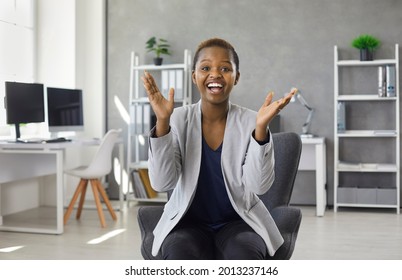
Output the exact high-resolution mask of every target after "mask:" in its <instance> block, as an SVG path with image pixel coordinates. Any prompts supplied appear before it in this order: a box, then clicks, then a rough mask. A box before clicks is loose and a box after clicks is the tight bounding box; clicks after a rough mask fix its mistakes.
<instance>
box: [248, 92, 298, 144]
mask: <svg viewBox="0 0 402 280" xmlns="http://www.w3.org/2000/svg"><path fill="white" fill-rule="evenodd" d="M296 92H297V89H296V88H292V89H291V91H290V92H289V93H288V94H287V95H286V96H285V97H282V98H280V99H279V100H277V101H275V102H272V99H273V95H274V93H273V92H272V91H271V92H269V93H268V95H267V97H266V98H265V101H264V103H263V104H262V106H261V108H260V110H258V113H257V120H256V131H255V138H256V140H258V141H263V140H264V139H266V136H267V135H266V127H267V126H268V125H269V123H270V122H271V121H272V120H273V118H274V117H275V116H276V115H277V114H278V113H279V112H280V111H281V110H282V109H283V108H285V106H286V105H288V104H289V102H290V100H291V99H292V97H293V96H294V95H295V94H296Z"/></svg>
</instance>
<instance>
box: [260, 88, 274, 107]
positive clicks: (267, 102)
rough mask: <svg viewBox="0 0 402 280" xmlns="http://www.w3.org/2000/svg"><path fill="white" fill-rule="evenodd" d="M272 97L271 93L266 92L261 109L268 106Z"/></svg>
mask: <svg viewBox="0 0 402 280" xmlns="http://www.w3.org/2000/svg"><path fill="white" fill-rule="evenodd" d="M273 96H274V92H273V91H270V92H268V94H267V96H266V97H265V100H264V103H263V104H262V106H261V108H262V107H267V106H268V105H269V104H271V102H272V98H273Z"/></svg>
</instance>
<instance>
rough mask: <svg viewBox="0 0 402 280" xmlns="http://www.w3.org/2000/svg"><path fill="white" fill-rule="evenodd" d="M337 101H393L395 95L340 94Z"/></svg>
mask: <svg viewBox="0 0 402 280" xmlns="http://www.w3.org/2000/svg"><path fill="white" fill-rule="evenodd" d="M337 100H338V101H395V100H397V98H396V97H380V96H378V94H342V95H338V97H337Z"/></svg>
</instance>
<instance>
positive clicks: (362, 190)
mask: <svg viewBox="0 0 402 280" xmlns="http://www.w3.org/2000/svg"><path fill="white" fill-rule="evenodd" d="M357 203H360V204H376V203H377V188H374V187H373V188H370V187H358V188H357Z"/></svg>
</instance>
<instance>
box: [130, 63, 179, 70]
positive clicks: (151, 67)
mask: <svg viewBox="0 0 402 280" xmlns="http://www.w3.org/2000/svg"><path fill="white" fill-rule="evenodd" d="M185 68H186V64H162V65H153V64H148V65H136V66H133V70H149V71H161V70H174V69H185Z"/></svg>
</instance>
